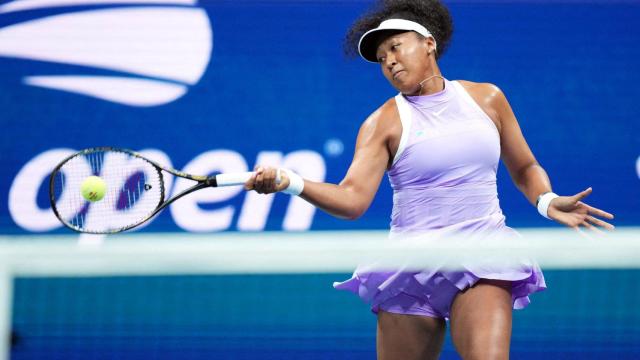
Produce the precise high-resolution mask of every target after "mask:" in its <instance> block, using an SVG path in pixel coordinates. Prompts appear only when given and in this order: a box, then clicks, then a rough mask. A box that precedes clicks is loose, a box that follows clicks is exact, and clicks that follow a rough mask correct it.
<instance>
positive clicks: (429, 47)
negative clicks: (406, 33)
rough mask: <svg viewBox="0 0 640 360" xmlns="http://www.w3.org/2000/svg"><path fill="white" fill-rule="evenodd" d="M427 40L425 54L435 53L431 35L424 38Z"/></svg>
mask: <svg viewBox="0 0 640 360" xmlns="http://www.w3.org/2000/svg"><path fill="white" fill-rule="evenodd" d="M425 41H426V42H427V55H431V54H435V52H436V42H435V40H434V39H433V38H432V37H428V38H425Z"/></svg>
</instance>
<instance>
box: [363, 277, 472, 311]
mask: <svg viewBox="0 0 640 360" xmlns="http://www.w3.org/2000/svg"><path fill="white" fill-rule="evenodd" d="M460 292H462V291H461V290H460V289H458V288H457V287H455V286H454V285H453V284H451V283H449V284H447V283H443V284H442V285H441V286H440V287H439V289H438V293H437V294H434V295H433V296H431V297H429V299H427V298H425V297H423V296H422V297H418V296H414V295H411V294H407V293H404V292H401V293H399V294H398V295H396V296H394V297H392V298H389V299H387V300H385V301H384V302H382V303H381V304H379V305H377V306H375V305H374V306H373V307H372V308H371V311H373V312H374V313H376V314H377V313H378V311H380V310H382V311H386V312H388V313H392V314H404V315H421V316H428V317H432V318H439V319H448V318H449V310H450V309H451V304H453V300H454V299H455V297H456V295H458V293H460Z"/></svg>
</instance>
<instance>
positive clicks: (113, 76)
mask: <svg viewBox="0 0 640 360" xmlns="http://www.w3.org/2000/svg"><path fill="white" fill-rule="evenodd" d="M367 6H368V4H367V3H366V2H362V1H341V2H325V1H317V2H316V1H304V2H297V1H285V0H283V1H270V2H260V1H239V2H227V1H220V2H214V1H200V2H198V1H195V0H160V1H158V0H154V1H150V0H135V1H121V0H99V1H96V0H92V1H82V0H41V1H30V0H14V1H0V109H2V112H1V113H0V125H1V131H0V166H2V176H1V177H0V198H1V199H2V201H0V233H7V234H21V233H56V232H66V231H67V230H66V229H63V228H61V225H60V224H59V223H58V222H57V220H56V219H55V217H54V216H53V214H52V213H51V211H50V207H49V204H48V196H47V187H48V178H47V177H48V174H49V173H50V171H51V170H52V169H53V167H54V166H55V165H56V163H57V162H58V161H59V160H61V159H62V158H64V157H65V156H67V155H68V154H70V153H72V152H73V151H76V150H79V149H83V148H87V147H94V146H116V147H124V148H130V149H134V150H138V151H142V152H143V153H144V154H146V155H147V156H149V157H151V158H153V159H154V160H156V161H158V162H160V163H162V164H165V165H168V166H172V167H174V168H176V169H179V170H182V171H185V172H190V173H194V174H203V175H204V174H213V173H217V172H224V171H247V170H250V169H252V168H253V167H254V166H255V165H256V164H265V165H273V166H285V167H288V168H292V169H294V170H296V171H298V172H299V173H301V174H302V175H304V176H305V177H307V178H309V179H313V180H317V181H328V182H333V183H338V182H340V180H341V179H342V177H343V176H344V174H345V173H346V170H347V169H348V166H349V164H350V161H351V159H352V154H353V149H354V147H355V138H356V135H357V132H358V129H359V127H360V125H361V123H362V121H363V120H364V119H366V117H367V116H368V115H369V114H370V113H371V112H373V111H374V110H375V109H376V108H377V107H378V106H380V105H381V104H382V103H383V102H384V101H385V100H386V99H388V98H390V97H392V96H394V94H395V90H394V89H393V88H391V87H390V86H389V84H388V83H387V82H386V80H385V79H384V77H383V76H382V75H381V74H380V70H379V68H378V67H377V66H376V65H373V64H368V63H365V62H364V61H361V60H358V59H354V60H350V59H347V58H346V57H345V56H344V55H343V54H342V42H343V37H344V33H345V32H346V30H347V29H348V27H349V26H350V24H351V23H352V22H353V21H354V19H355V18H356V17H357V16H358V15H359V14H360V13H362V11H364V10H365V9H366V8H367ZM450 8H451V12H452V15H453V17H454V20H455V25H456V26H455V27H456V32H455V34H454V37H453V42H452V44H451V46H450V48H449V50H448V53H447V54H445V55H444V56H443V57H442V59H441V61H440V66H441V69H442V72H443V74H444V75H445V76H446V77H447V78H449V79H451V80H455V79H466V80H471V81H478V82H492V83H495V84H496V85H498V86H499V87H500V88H501V89H502V90H503V91H504V92H505V93H506V95H507V97H508V99H509V100H510V102H511V105H512V107H513V109H514V112H515V114H516V116H517V117H518V119H519V121H520V126H521V128H522V130H523V132H524V134H525V137H526V139H527V141H528V143H529V145H530V146H531V148H532V150H533V152H534V154H535V155H536V158H537V159H538V161H539V162H540V163H541V164H542V166H543V167H544V168H545V169H546V170H547V171H548V173H549V175H550V178H551V180H552V183H553V185H554V190H555V191H556V192H558V193H560V194H565V195H569V194H574V193H576V192H579V191H581V190H583V189H585V188H586V187H588V186H592V187H593V188H594V193H593V195H592V196H591V197H590V198H588V199H587V200H588V201H587V202H589V203H592V204H594V205H596V206H598V207H602V208H603V209H606V210H608V211H611V212H613V213H614V214H616V215H617V220H616V221H615V223H616V224H618V225H638V224H640V137H639V136H638V133H639V131H640V128H639V122H638V120H637V114H638V111H637V109H638V107H637V104H636V102H637V100H636V99H637V98H639V95H640V90H638V88H637V87H636V86H634V84H635V83H636V81H635V80H640V79H639V78H640V71H638V70H637V66H636V62H637V56H636V55H637V49H639V48H640V39H639V38H638V37H637V35H635V34H636V33H637V32H633V31H629V28H633V27H635V26H636V24H637V23H638V20H640V8H639V7H638V6H636V5H634V4H633V3H630V2H604V1H603V2H590V3H589V4H579V3H572V2H564V3H562V4H554V3H549V2H535V1H528V2H501V3H500V4H492V5H487V4H480V3H479V2H477V1H471V0H470V1H455V2H450ZM549 14H553V16H551V17H550V16H549ZM594 24H597V26H594ZM585 29H596V30H594V31H593V32H589V31H585ZM498 185H499V196H500V201H501V205H502V208H503V210H504V212H505V214H506V216H507V222H508V224H509V225H512V226H544V225H549V223H548V222H547V220H545V219H543V218H541V217H539V216H538V215H537V213H536V211H535V209H534V208H533V207H532V206H531V205H530V204H528V202H527V201H526V199H525V198H524V197H523V196H522V195H521V194H520V193H519V191H518V190H517V189H516V188H515V187H514V186H513V185H512V181H511V179H510V176H509V174H508V172H507V171H506V169H505V168H504V167H501V168H500V170H499V176H498ZM186 186H187V185H186V182H185V180H182V179H174V181H171V184H170V190H169V192H170V194H174V193H177V192H179V191H180V190H181V189H184V188H185V187H186ZM391 204H392V192H391V190H390V188H389V185H388V181H386V180H383V182H382V184H381V188H380V191H379V193H378V195H377V197H376V199H375V200H374V202H373V204H372V206H371V208H370V209H369V211H368V212H367V213H366V214H365V215H364V216H363V217H362V218H361V219H359V220H357V221H343V220H338V219H335V218H332V217H330V216H329V215H327V214H325V213H323V212H321V211H317V210H316V209H314V208H313V207H312V206H310V205H309V204H307V203H306V202H304V201H303V200H301V199H299V198H291V197H289V196H287V195H281V194H278V195H269V196H264V195H259V194H256V193H245V192H244V191H243V190H242V189H241V188H227V189H208V190H205V191H200V192H196V193H194V194H191V195H189V196H188V197H186V198H184V199H180V200H179V201H177V202H176V203H174V204H173V205H172V206H171V207H170V208H169V209H168V210H166V211H164V212H163V213H162V214H161V215H160V216H158V217H157V218H156V219H154V221H153V222H152V224H150V225H149V226H145V227H144V228H143V229H141V230H139V231H189V232H215V231H225V230H238V231H261V230H310V229H312V230H324V229H352V228H376V229H384V228H387V227H388V224H389V215H390V211H391ZM114 211H115V210H114Z"/></svg>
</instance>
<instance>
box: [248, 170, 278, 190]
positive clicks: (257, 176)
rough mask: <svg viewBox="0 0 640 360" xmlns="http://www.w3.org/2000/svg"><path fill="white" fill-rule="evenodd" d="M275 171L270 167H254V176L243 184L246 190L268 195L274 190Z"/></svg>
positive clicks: (275, 183)
mask: <svg viewBox="0 0 640 360" xmlns="http://www.w3.org/2000/svg"><path fill="white" fill-rule="evenodd" d="M277 175H278V173H277V169H275V168H271V167H263V166H256V167H255V172H254V175H253V176H251V178H250V179H249V180H248V181H247V182H246V183H245V189H246V190H255V191H256V192H257V193H259V194H270V193H274V192H276V191H278V190H277V189H276V185H277V182H276V177H277Z"/></svg>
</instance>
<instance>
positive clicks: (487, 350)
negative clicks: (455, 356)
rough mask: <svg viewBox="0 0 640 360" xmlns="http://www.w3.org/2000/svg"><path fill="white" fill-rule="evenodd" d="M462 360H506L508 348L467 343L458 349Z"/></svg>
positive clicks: (479, 342)
mask: <svg viewBox="0 0 640 360" xmlns="http://www.w3.org/2000/svg"><path fill="white" fill-rule="evenodd" d="M458 351H459V353H460V356H461V357H462V359H463V360H508V359H509V346H508V345H506V346H504V345H499V344H487V343H486V342H485V341H469V342H468V343H467V344H464V345H463V346H462V348H461V349H458Z"/></svg>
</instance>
